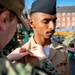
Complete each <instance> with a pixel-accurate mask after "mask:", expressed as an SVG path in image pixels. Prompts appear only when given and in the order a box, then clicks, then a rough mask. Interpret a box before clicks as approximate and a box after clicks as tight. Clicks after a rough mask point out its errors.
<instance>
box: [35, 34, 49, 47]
mask: <svg viewBox="0 0 75 75" xmlns="http://www.w3.org/2000/svg"><path fill="white" fill-rule="evenodd" d="M34 40H35V42H36V43H37V44H40V45H42V46H43V47H46V46H47V45H49V44H50V39H49V38H48V39H45V38H43V37H41V36H38V35H34Z"/></svg>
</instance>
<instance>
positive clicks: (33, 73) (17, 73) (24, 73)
mask: <svg viewBox="0 0 75 75" xmlns="http://www.w3.org/2000/svg"><path fill="white" fill-rule="evenodd" d="M47 63H48V59H44V60H43V61H40V64H41V68H39V67H33V68H32V67H31V65H30V64H27V65H26V66H24V65H23V64H21V63H15V64H12V63H11V62H10V61H9V60H8V59H7V58H6V57H5V56H4V55H3V54H2V52H0V75H58V74H57V72H56V70H55V69H54V66H52V64H51V62H49V63H48V64H47ZM42 64H43V65H42ZM45 65H47V66H46V67H44V66H45ZM45 68H47V69H46V70H45ZM50 68H51V69H52V71H50V73H48V72H46V71H47V70H48V71H49V70H51V69H50Z"/></svg>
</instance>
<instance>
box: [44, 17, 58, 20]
mask: <svg viewBox="0 0 75 75" xmlns="http://www.w3.org/2000/svg"><path fill="white" fill-rule="evenodd" d="M43 20H57V17H54V18H53V19H52V18H44V19H43Z"/></svg>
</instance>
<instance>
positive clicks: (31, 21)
mask: <svg viewBox="0 0 75 75" xmlns="http://www.w3.org/2000/svg"><path fill="white" fill-rule="evenodd" d="M28 21H29V23H30V25H31V27H32V28H35V25H34V21H33V20H32V19H28Z"/></svg>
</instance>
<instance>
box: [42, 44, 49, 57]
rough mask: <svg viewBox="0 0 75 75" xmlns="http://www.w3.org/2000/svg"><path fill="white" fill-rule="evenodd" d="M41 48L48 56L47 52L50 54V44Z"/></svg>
mask: <svg viewBox="0 0 75 75" xmlns="http://www.w3.org/2000/svg"><path fill="white" fill-rule="evenodd" d="M43 50H44V52H45V54H46V56H47V57H49V54H50V45H48V46H46V47H44V48H43Z"/></svg>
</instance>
